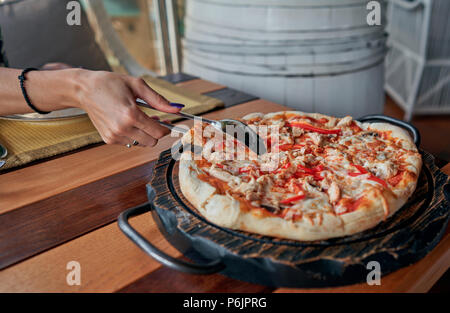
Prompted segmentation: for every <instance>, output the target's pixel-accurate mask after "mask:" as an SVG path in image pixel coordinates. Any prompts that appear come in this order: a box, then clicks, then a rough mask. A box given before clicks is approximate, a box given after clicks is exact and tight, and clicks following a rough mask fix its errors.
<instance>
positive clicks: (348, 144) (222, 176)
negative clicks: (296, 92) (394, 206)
mask: <svg viewBox="0 0 450 313" xmlns="http://www.w3.org/2000/svg"><path fill="white" fill-rule="evenodd" d="M245 122H246V123H247V124H248V125H249V126H251V127H252V128H253V129H258V127H261V126H268V125H271V126H274V125H275V126H276V127H277V128H271V127H269V128H268V129H269V131H267V132H266V133H265V135H263V139H264V140H265V141H266V143H267V148H268V153H267V154H265V155H262V156H257V155H255V154H254V153H252V152H251V151H249V150H248V148H246V147H243V146H240V148H241V150H240V151H242V148H243V150H244V151H245V154H244V157H242V153H241V155H240V156H239V157H238V156H237V153H238V152H237V150H238V149H237V147H239V145H240V144H239V143H238V142H237V141H236V140H234V138H230V137H229V136H225V135H224V136H223V137H222V136H221V137H219V138H203V139H202V143H203V144H204V147H203V150H202V160H197V161H196V165H197V167H199V168H201V169H202V172H203V173H204V174H201V175H200V176H199V179H201V180H204V181H206V182H208V183H210V184H211V185H213V186H215V187H216V189H217V190H218V192H219V193H223V194H225V193H226V194H230V195H231V196H233V197H234V198H235V199H238V200H239V201H240V202H241V204H242V205H241V208H243V209H245V210H253V211H255V212H257V215H262V216H264V215H271V216H279V217H281V218H284V219H287V220H296V219H299V218H308V219H309V220H311V221H314V220H315V217H316V216H318V219H316V220H319V221H320V220H321V214H322V213H331V214H346V213H349V212H353V211H355V210H358V209H359V208H362V207H364V206H366V205H367V201H368V199H366V198H365V195H366V194H367V193H368V192H369V191H376V193H377V194H379V195H381V197H382V198H383V200H382V201H383V206H384V207H385V212H386V215H387V214H388V211H389V208H388V207H387V201H386V200H385V198H384V196H383V192H386V191H387V192H391V193H392V194H393V195H398V194H399V193H401V191H402V190H401V189H402V188H401V187H402V186H403V187H404V186H405V184H401V183H400V182H402V181H404V180H405V179H406V180H408V179H409V180H413V179H415V178H416V177H417V175H418V172H417V171H418V169H415V167H414V166H413V164H412V161H413V160H414V158H416V157H417V156H419V157H420V155H419V154H418V152H417V151H416V150H415V148H414V147H412V148H411V149H410V150H408V149H407V148H405V146H406V147H407V145H405V144H403V143H402V140H400V139H397V138H392V137H391V132H390V131H384V132H383V131H379V130H374V129H369V128H368V126H366V125H364V124H361V123H359V122H357V121H354V120H352V118H351V117H349V116H347V117H344V118H341V119H338V118H332V117H330V118H328V119H327V118H321V119H319V120H317V119H314V118H311V117H307V116H299V115H298V114H290V113H286V114H280V115H276V116H271V117H269V118H264V117H261V116H259V115H257V116H255V117H254V118H252V119H250V120H246V121H245ZM274 130H276V131H274ZM399 185H401V186H399Z"/></svg>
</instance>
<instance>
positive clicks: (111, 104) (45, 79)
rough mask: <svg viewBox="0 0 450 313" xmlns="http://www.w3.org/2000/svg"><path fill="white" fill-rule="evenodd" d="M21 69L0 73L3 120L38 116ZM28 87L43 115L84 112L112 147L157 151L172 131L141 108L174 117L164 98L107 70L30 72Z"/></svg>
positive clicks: (143, 85) (127, 77)
mask: <svg viewBox="0 0 450 313" xmlns="http://www.w3.org/2000/svg"><path fill="white" fill-rule="evenodd" d="M20 73H21V70H17V69H9V68H0V115H9V114H17V113H29V112H33V111H32V110H31V109H30V108H29V107H28V105H27V104H26V102H25V100H24V98H23V95H22V92H21V89H20V86H19V80H18V78H17V77H18V76H19V75H20ZM26 78H27V79H26V81H25V88H26V90H27V93H28V97H29V98H30V100H31V102H32V103H33V105H34V106H36V107H37V108H38V109H40V110H42V111H54V110H59V109H64V108H70V107H75V108H80V109H83V110H84V111H86V112H87V113H88V114H89V117H90V119H91V120H92V122H93V124H94V125H95V127H96V128H97V130H98V131H99V133H100V135H101V136H102V138H103V140H104V141H105V142H106V143H110V144H123V145H126V144H129V143H132V142H133V140H136V141H138V142H139V144H140V145H143V146H154V145H155V144H156V143H157V142H158V139H159V138H161V137H162V136H164V135H166V134H167V133H168V130H167V129H166V128H164V127H162V126H161V125H159V124H158V123H157V122H155V121H154V120H153V119H152V118H150V117H148V116H147V115H146V114H145V113H143V112H142V111H141V110H140V109H139V108H138V107H137V105H136V103H135V100H136V98H141V99H143V100H145V101H146V102H147V103H149V104H150V105H152V106H153V107H154V108H155V109H157V110H160V111H163V112H169V113H175V112H178V111H179V110H180V107H173V106H171V105H170V104H169V102H168V101H167V100H166V99H164V98H163V97H162V96H161V95H159V94H158V93H156V92H155V91H154V90H152V89H151V88H150V87H149V86H148V85H147V84H146V83H145V82H144V81H143V80H142V79H139V78H134V77H131V76H127V75H120V74H115V73H110V72H102V71H88V70H83V69H64V70H54V71H31V72H28V73H27V74H26Z"/></svg>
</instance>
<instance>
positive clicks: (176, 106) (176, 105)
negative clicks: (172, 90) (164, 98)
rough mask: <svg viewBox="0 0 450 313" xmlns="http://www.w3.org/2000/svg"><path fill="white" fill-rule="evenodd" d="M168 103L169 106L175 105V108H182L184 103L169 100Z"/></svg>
mask: <svg viewBox="0 0 450 313" xmlns="http://www.w3.org/2000/svg"><path fill="white" fill-rule="evenodd" d="M169 104H170V105H171V106H173V107H175V108H178V109H182V108H184V104H181V103H174V102H170V103H169Z"/></svg>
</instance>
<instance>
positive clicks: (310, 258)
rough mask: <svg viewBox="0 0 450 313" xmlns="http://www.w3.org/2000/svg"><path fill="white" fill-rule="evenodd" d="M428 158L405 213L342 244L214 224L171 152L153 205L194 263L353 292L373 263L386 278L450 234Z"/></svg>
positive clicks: (156, 179) (160, 167)
mask: <svg viewBox="0 0 450 313" xmlns="http://www.w3.org/2000/svg"><path fill="white" fill-rule="evenodd" d="M422 156H423V161H424V165H423V168H422V171H421V174H420V177H419V182H418V188H417V189H416V191H415V192H414V194H413V196H412V197H411V198H410V199H409V201H408V202H407V203H406V204H405V205H404V206H403V208H401V209H400V210H399V211H398V212H397V213H396V214H394V215H393V216H392V217H390V218H389V219H388V220H387V221H385V222H383V223H380V224H379V225H378V226H376V227H374V228H372V229H369V230H367V231H364V232H361V233H358V234H355V235H352V236H347V237H342V238H335V239H329V240H323V241H314V242H301V241H295V240H287V239H280V238H273V237H267V236H261V235H256V234H251V233H247V232H242V231H235V230H230V229H226V228H223V227H220V226H217V225H215V224H212V223H210V222H209V221H207V220H206V219H205V218H203V217H202V216H201V215H200V214H199V213H198V212H197V210H196V209H195V208H194V207H193V206H192V205H191V204H190V203H189V201H187V200H186V199H185V198H184V196H183V194H182V193H181V190H180V185H179V179H178V162H176V161H174V160H173V159H172V155H171V151H170V150H167V151H165V152H163V153H162V154H161V155H160V158H159V160H158V162H157V163H156V165H155V174H154V176H153V179H152V181H151V183H150V184H149V187H148V189H149V200H150V203H151V204H152V207H153V217H154V219H155V221H156V223H157V224H158V227H159V228H160V230H161V232H162V233H163V234H164V236H165V237H166V239H167V240H168V241H169V242H171V244H172V245H173V246H175V247H176V248H177V249H178V250H179V251H180V252H181V253H183V254H184V255H186V256H188V257H190V258H192V259H193V260H196V261H199V260H202V261H203V262H205V259H207V260H216V261H217V262H219V261H220V262H222V263H223V264H224V267H225V268H224V269H223V270H222V271H221V272H222V274H225V275H227V276H230V277H232V278H235V279H239V280H244V281H249V282H252V283H258V284H263V285H268V286H276V287H279V286H283V287H329V286H340V285H347V284H354V283H359V282H362V281H365V280H366V276H367V264H368V263H369V262H371V261H377V262H378V263H379V264H380V266H381V273H382V275H386V274H388V273H391V272H393V271H395V270H397V269H399V268H401V267H404V266H408V265H410V264H412V263H414V262H416V261H418V260H420V259H421V258H423V257H424V256H425V255H426V254H427V253H428V252H430V251H431V250H432V249H433V248H434V247H435V246H436V245H437V243H438V242H439V240H440V239H441V237H442V235H443V234H444V232H445V230H446V227H447V223H448V219H449V210H448V200H446V199H445V197H444V192H443V189H444V186H445V185H447V184H448V183H449V181H450V178H449V177H448V176H447V175H445V174H443V173H442V172H440V171H439V169H438V168H437V167H436V166H435V165H434V158H433V157H432V155H431V154H429V153H427V152H424V151H422ZM119 225H120V224H119ZM188 270H189V269H188Z"/></svg>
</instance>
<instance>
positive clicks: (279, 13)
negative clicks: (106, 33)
mask: <svg viewBox="0 0 450 313" xmlns="http://www.w3.org/2000/svg"><path fill="white" fill-rule="evenodd" d="M367 2H368V1H366V0H342V1H336V0H328V1H326V0H319V1H311V0H296V1H294V0H284V1H281V0H280V1H270V0H261V1H255V0H242V1H241V0H239V1H237V0H189V1H188V2H187V16H186V38H185V40H184V42H183V44H184V71H185V72H187V73H192V74H194V75H196V76H200V77H203V78H206V79H208V80H212V81H215V82H218V83H221V84H226V85H228V86H230V87H232V88H235V89H239V90H242V91H245V92H249V93H253V94H254V95H256V96H259V97H262V98H265V99H268V100H272V101H274V102H278V103H281V104H285V105H288V106H291V107H294V108H297V109H300V110H304V111H312V112H321V113H326V114H333V115H337V116H342V115H346V114H350V115H353V116H355V117H358V116H362V115H366V114H377V113H381V112H382V110H383V104H384V91H383V66H382V64H383V61H384V57H385V53H386V45H385V44H386V36H385V34H384V32H383V27H371V26H369V25H367V23H366V20H365V19H366V15H367V10H366V4H367ZM363 17H364V20H362V18H363ZM255 110H257V109H255Z"/></svg>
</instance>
